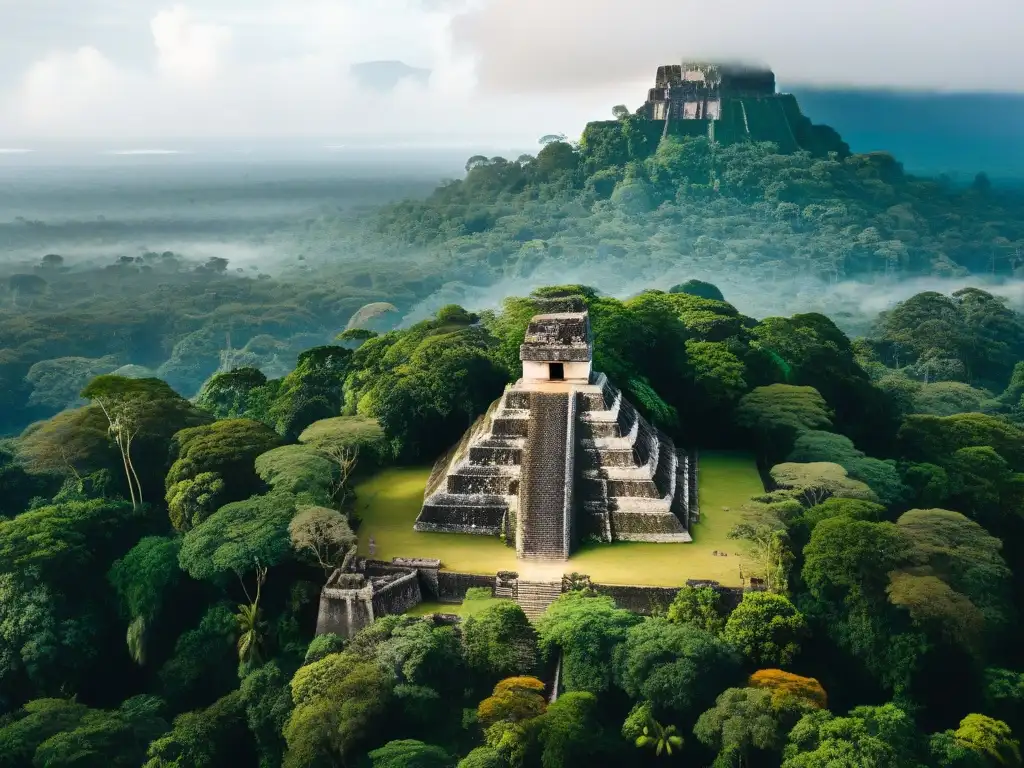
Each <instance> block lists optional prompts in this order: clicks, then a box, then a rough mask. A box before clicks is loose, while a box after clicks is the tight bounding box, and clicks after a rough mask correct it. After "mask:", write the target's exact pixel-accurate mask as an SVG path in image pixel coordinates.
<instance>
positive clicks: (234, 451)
mask: <svg viewBox="0 0 1024 768" xmlns="http://www.w3.org/2000/svg"><path fill="white" fill-rule="evenodd" d="M280 444H281V441H280V438H279V437H278V436H277V435H276V434H275V433H274V431H273V430H272V429H270V428H269V427H267V426H266V425H265V424H261V423H260V422H258V421H252V420H251V419H222V420H220V421H216V422H214V423H213V424H210V425H207V426H202V427H196V428H195V429H186V430H183V431H181V432H179V433H177V434H176V435H175V436H174V440H173V442H172V445H171V451H172V453H171V455H172V457H173V458H174V463H173V464H172V465H171V467H170V469H169V470H168V472H167V479H166V481H165V484H166V487H167V495H168V497H169V498H170V497H171V496H172V495H173V494H174V493H175V485H176V484H177V483H181V482H185V481H188V480H193V479H195V478H196V477H197V476H198V475H200V474H202V473H206V472H212V473H216V474H217V475H218V476H219V477H220V479H221V480H222V481H223V482H224V486H225V487H224V491H223V492H222V493H221V495H220V498H219V499H218V500H219V501H220V502H221V503H226V502H228V501H237V500H239V499H244V498H246V497H247V496H250V495H252V494H253V493H259V492H260V491H261V490H263V487H264V486H263V485H262V483H261V482H260V479H259V478H258V477H257V476H256V472H255V470H254V466H253V462H254V461H255V459H256V457H257V456H259V455H260V454H263V453H266V452H267V451H269V450H271V449H272V448H276V447H277V446H279V445H280Z"/></svg>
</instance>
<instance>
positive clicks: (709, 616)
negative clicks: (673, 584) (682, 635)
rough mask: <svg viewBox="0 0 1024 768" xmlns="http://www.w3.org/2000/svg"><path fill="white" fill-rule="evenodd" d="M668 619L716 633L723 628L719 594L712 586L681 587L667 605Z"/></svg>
mask: <svg viewBox="0 0 1024 768" xmlns="http://www.w3.org/2000/svg"><path fill="white" fill-rule="evenodd" d="M668 620H669V621H671V622H674V623H676V624H681V623H687V624H693V625H695V626H697V627H700V628H701V629H703V630H706V631H708V632H711V633H712V634H718V633H720V632H721V631H722V630H723V629H725V616H724V615H723V609H722V598H721V595H720V594H719V592H718V591H717V590H716V589H714V588H712V587H683V588H682V589H680V590H679V592H678V593H677V594H676V596H675V599H674V600H673V601H672V604H671V605H670V606H669V607H668Z"/></svg>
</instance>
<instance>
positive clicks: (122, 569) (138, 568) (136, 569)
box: [107, 536, 181, 664]
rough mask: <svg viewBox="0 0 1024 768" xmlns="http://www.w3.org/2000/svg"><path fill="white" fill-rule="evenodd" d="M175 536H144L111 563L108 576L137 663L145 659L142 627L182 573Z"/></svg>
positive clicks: (144, 629)
mask: <svg viewBox="0 0 1024 768" xmlns="http://www.w3.org/2000/svg"><path fill="white" fill-rule="evenodd" d="M180 546H181V542H180V540H178V539H170V538H163V537H160V536H147V537H145V538H143V539H142V540H140V541H139V543H138V544H136V545H135V546H134V547H132V549H131V550H130V551H129V552H128V553H127V554H126V555H125V556H124V557H123V558H121V559H120V560H117V561H115V562H114V564H113V565H112V566H111V567H110V571H109V573H108V574H107V578H108V579H109V580H110V583H111V585H112V586H113V587H114V591H115V593H116V594H117V597H118V599H119V600H120V602H121V610H122V612H123V614H124V616H125V617H126V618H127V619H128V621H129V622H130V626H132V627H133V629H132V630H131V631H130V632H129V651H130V652H131V654H132V657H133V658H134V659H135V660H136V661H137V662H138V663H140V664H144V663H145V660H146V645H145V631H146V628H147V627H148V626H149V625H150V624H152V623H153V622H154V621H155V620H156V619H157V617H158V616H159V615H160V612H161V610H162V608H163V606H164V603H165V601H166V600H167V599H168V598H169V596H170V592H171V590H172V589H173V587H174V586H175V585H176V584H177V582H178V579H179V578H180V577H181V570H180V568H179V567H178V550H179V548H180Z"/></svg>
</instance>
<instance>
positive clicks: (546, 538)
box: [516, 392, 574, 560]
mask: <svg viewBox="0 0 1024 768" xmlns="http://www.w3.org/2000/svg"><path fill="white" fill-rule="evenodd" d="M573 396H574V395H572V394H570V393H567V392H531V393H530V410H529V414H530V417H529V423H528V426H527V445H528V448H527V450H526V453H525V455H524V456H523V466H522V483H521V485H520V495H519V515H518V519H517V522H516V525H517V528H516V554H517V555H518V556H519V557H521V558H528V559H551V560H566V559H568V557H569V538H570V536H569V533H570V530H569V529H568V528H567V517H569V518H571V516H572V514H573V513H574V510H573V509H572V508H571V490H572V489H571V488H567V487H566V486H567V481H568V482H570V483H571V482H572V476H571V474H570V475H569V477H567V476H566V474H567V473H566V457H567V456H571V455H572V454H571V452H569V453H567V450H568V446H569V445H570V443H571V441H573V440H574V435H573V429H572V427H573V426H574V425H573V424H571V423H570V422H571V419H570V415H571V411H572V409H571V408H570V406H571V402H570V398H571V397H573ZM567 494H568V495H567ZM567 500H568V501H567ZM567 503H568V504H569V507H570V508H569V509H568V510H567V509H566V505H567ZM568 522H569V524H570V525H571V519H570V520H569V521H568Z"/></svg>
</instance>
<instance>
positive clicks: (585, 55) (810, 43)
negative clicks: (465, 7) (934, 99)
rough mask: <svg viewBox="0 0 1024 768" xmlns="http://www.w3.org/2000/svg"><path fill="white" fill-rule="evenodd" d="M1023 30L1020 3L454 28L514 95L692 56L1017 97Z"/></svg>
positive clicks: (696, 2)
mask: <svg viewBox="0 0 1024 768" xmlns="http://www.w3.org/2000/svg"><path fill="white" fill-rule="evenodd" d="M1021 30H1024V3H1022V2H1020V0H972V1H971V2H939V3H936V2H934V0H859V1H858V2H837V1H836V0H774V1H773V2H765V0H717V2H707V0H629V2H628V3H626V2H623V1H622V0H557V2H554V1H553V0H493V1H492V2H489V3H487V4H486V5H483V6H481V7H479V8H477V9H475V10H473V11H471V12H469V13H466V14H463V15H462V16H460V17H459V18H457V19H456V21H455V31H456V35H457V39H458V40H459V42H460V44H461V45H462V46H464V47H465V48H466V49H468V50H470V51H472V52H473V53H475V54H476V56H477V60H478V65H479V71H478V74H479V76H480V79H481V82H483V83H486V84H489V85H490V86H491V87H494V88H502V89H505V90H509V91H536V90H549V89H560V90H566V91H570V90H573V89H576V88H581V87H582V88H586V87H588V86H590V85H593V84H607V83H623V82H627V81H633V80H636V79H637V78H642V77H646V78H652V77H653V75H654V70H655V68H656V67H657V66H659V65H661V64H667V63H672V62H678V61H680V60H681V59H683V58H684V57H685V58H696V59H722V58H726V59H745V60H753V61H757V62H765V63H768V64H770V65H771V66H772V68H773V69H774V70H775V72H776V74H777V75H778V76H779V77H780V79H782V80H783V81H785V82H788V83H821V84H855V85H869V86H887V87H910V88H938V89H984V90H1000V89H1002V90H1010V91H1019V90H1022V89H1024V81H1022V80H1021V78H1020V73H1021V72H1024V46H1021V45H1020V40H1019V38H1020V32H1021ZM634 100H635V99H634Z"/></svg>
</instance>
